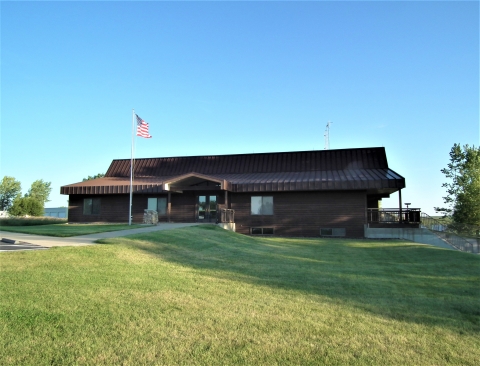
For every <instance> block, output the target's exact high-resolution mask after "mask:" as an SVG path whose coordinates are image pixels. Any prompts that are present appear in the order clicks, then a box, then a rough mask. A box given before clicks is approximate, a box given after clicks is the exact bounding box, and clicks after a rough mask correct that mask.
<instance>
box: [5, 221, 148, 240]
mask: <svg viewBox="0 0 480 366" xmlns="http://www.w3.org/2000/svg"><path fill="white" fill-rule="evenodd" d="M139 227H145V225H128V224H101V225H94V224H53V225H35V226H8V225H0V230H2V231H9V232H14V233H24V234H34V235H45V236H57V237H63V238H64V237H69V236H78V235H88V234H96V233H104V232H107V231H119V230H128V229H136V228H139Z"/></svg>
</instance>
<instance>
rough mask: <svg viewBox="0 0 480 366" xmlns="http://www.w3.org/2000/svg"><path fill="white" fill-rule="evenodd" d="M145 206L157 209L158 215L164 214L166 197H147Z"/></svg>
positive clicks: (165, 211) (165, 212) (153, 209)
mask: <svg viewBox="0 0 480 366" xmlns="http://www.w3.org/2000/svg"><path fill="white" fill-rule="evenodd" d="M147 208H148V209H149V210H152V211H157V212H158V215H166V214H167V197H158V198H156V197H155V198H149V199H148V206H147Z"/></svg>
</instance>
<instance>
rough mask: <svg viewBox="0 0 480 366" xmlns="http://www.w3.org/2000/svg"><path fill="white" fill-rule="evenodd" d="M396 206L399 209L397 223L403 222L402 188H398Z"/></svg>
mask: <svg viewBox="0 0 480 366" xmlns="http://www.w3.org/2000/svg"><path fill="white" fill-rule="evenodd" d="M398 206H399V209H398V211H399V212H400V217H399V219H398V220H399V223H400V224H401V223H402V222H403V212H402V189H401V188H400V189H399V190H398Z"/></svg>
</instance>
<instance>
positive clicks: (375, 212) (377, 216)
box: [367, 208, 480, 254]
mask: <svg viewBox="0 0 480 366" xmlns="http://www.w3.org/2000/svg"><path fill="white" fill-rule="evenodd" d="M367 222H368V223H369V224H370V223H375V224H391V225H392V226H393V225H395V224H419V226H420V227H421V228H425V229H428V230H430V231H431V232H432V233H433V234H435V235H436V236H437V237H439V238H440V239H441V240H443V241H445V242H446V243H448V244H449V245H451V246H452V247H454V248H456V249H458V250H461V251H462V252H468V253H474V254H479V253H480V227H479V226H471V225H462V224H455V223H446V222H444V221H441V220H438V219H434V218H433V217H431V216H429V215H428V214H426V213H425V212H421V210H420V209H419V208H410V209H405V210H402V211H400V210H399V209H395V208H383V209H381V208H380V209H379V208H369V209H367Z"/></svg>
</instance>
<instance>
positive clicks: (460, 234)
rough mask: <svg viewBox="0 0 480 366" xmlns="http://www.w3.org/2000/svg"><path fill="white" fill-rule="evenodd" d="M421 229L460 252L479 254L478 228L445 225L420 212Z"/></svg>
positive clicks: (479, 239)
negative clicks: (431, 233)
mask: <svg viewBox="0 0 480 366" xmlns="http://www.w3.org/2000/svg"><path fill="white" fill-rule="evenodd" d="M421 220H422V222H421V227H423V228H426V229H428V230H430V231H431V232H433V233H434V234H435V235H437V236H438V237H439V238H440V239H442V240H444V241H445V242H447V243H448V244H450V245H451V246H452V247H454V248H456V249H458V250H461V251H462V252H468V253H474V254H479V253H480V245H479V243H480V227H478V226H472V225H464V224H455V223H445V222H444V221H440V220H438V219H434V218H433V217H431V216H429V215H428V214H426V213H424V212H422V215H421Z"/></svg>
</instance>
